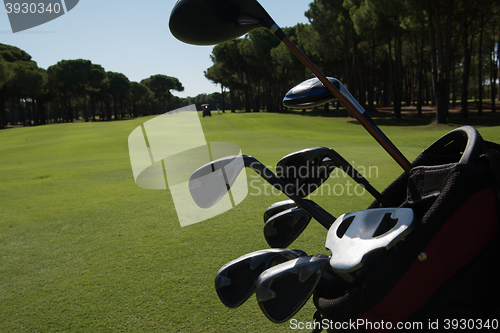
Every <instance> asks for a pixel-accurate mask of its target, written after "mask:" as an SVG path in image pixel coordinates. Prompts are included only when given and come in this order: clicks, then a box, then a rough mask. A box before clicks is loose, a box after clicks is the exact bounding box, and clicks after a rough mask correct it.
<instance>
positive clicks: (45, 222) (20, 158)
mask: <svg viewBox="0 0 500 333" xmlns="http://www.w3.org/2000/svg"><path fill="white" fill-rule="evenodd" d="M199 117H200V121H201V124H202V127H203V130H204V134H205V138H206V140H207V142H232V143H235V144H237V145H238V146H240V147H241V150H242V153H243V154H247V155H252V156H254V157H256V158H257V159H259V160H260V161H261V162H262V163H263V164H265V165H266V166H268V167H269V168H270V169H271V170H274V169H273V168H274V166H275V165H276V162H277V161H278V160H279V159H280V158H281V157H283V156H284V155H286V154H289V153H291V152H294V151H297V150H300V149H305V148H309V147H317V146H325V147H330V148H333V149H335V150H336V151H337V152H338V153H339V154H341V155H342V156H343V157H344V158H345V159H346V160H347V161H348V162H350V163H351V164H352V165H353V166H354V167H355V168H357V169H358V171H360V172H361V173H362V174H363V175H364V176H365V177H366V178H367V179H368V180H369V181H370V183H371V184H372V185H373V186H374V187H375V188H376V189H378V190H379V191H382V190H383V189H384V188H385V187H387V186H388V185H389V184H390V183H391V182H392V181H393V180H394V179H395V178H396V177H398V176H399V175H400V174H401V173H402V169H401V168H400V167H399V165H398V164H397V163H395V162H394V161H393V160H392V159H391V157H390V156H389V155H388V154H387V153H386V152H385V151H384V150H383V149H382V148H381V147H380V146H379V145H378V144H377V143H376V142H375V140H373V138H372V137H371V136H370V135H368V134H367V133H366V132H365V130H364V129H363V128H362V126H360V125H359V124H358V123H357V122H356V121H355V120H354V119H352V118H346V117H343V116H338V117H320V116H312V115H311V114H310V113H299V112H297V113H293V114H282V113H225V114H222V115H217V114H214V115H213V116H212V117H207V118H201V113H200V115H199ZM152 118H153V117H144V118H135V119H132V120H122V121H115V122H90V123H85V122H80V123H71V124H70V123H68V124H54V125H47V126H37V127H24V128H23V127H20V128H10V129H6V130H2V131H0V143H1V144H0V156H1V158H0V206H1V208H0V332H60V331H71V332H117V331H121V332H132V331H135V332H151V331H160V332H263V331H265V332H287V331H290V325H289V323H285V324H281V325H277V324H274V323H272V322H270V321H269V320H267V318H266V317H265V316H264V315H263V314H262V312H261V311H260V309H259V307H258V305H257V303H256V302H255V296H252V297H251V298H250V299H249V300H248V301H247V302H246V303H245V304H243V305H242V306H241V307H239V308H236V309H228V308H226V307H225V306H224V305H223V304H222V303H221V302H220V301H219V299H218V297H217V294H216V292H215V290H214V277H215V275H216V274H217V271H218V270H219V268H220V267H222V266H223V265H224V264H226V263H227V262H229V261H231V260H233V259H236V258H238V257H240V256H242V255H244V254H246V253H249V252H253V251H256V250H261V249H266V248H269V246H268V245H267V244H266V241H265V239H264V237H263V234H262V228H263V220H262V214H263V213H264V211H265V209H266V208H267V207H269V206H270V205H271V204H273V203H275V202H277V201H281V200H285V199H287V198H286V197H285V196H284V195H283V194H278V193H276V192H277V191H271V187H270V185H268V184H266V183H265V182H264V181H262V180H260V179H259V178H257V176H256V174H255V173H254V172H253V171H250V170H249V169H245V170H246V172H247V179H248V181H253V180H256V181H257V183H256V182H253V184H254V185H253V186H252V187H249V193H248V196H247V197H246V199H245V200H244V201H243V202H242V203H240V204H239V205H238V206H236V207H235V208H233V209H232V210H230V211H227V212H225V213H223V214H222V215H219V216H216V217H214V218H212V219H210V220H207V221H203V222H201V223H197V224H194V225H191V226H188V227H184V228H181V227H180V225H179V221H178V219H177V215H176V211H175V208H174V205H173V201H172V197H171V195H170V193H169V190H168V189H167V190H166V191H165V190H145V189H142V188H140V187H138V186H137V185H136V184H135V182H134V177H133V174H132V169H131V163H130V158H129V153H128V146H127V139H128V136H129V134H130V133H131V132H132V131H133V130H134V129H135V128H136V127H138V126H140V125H141V124H142V123H144V122H145V121H147V120H149V119H152ZM375 122H377V123H378V124H379V126H380V128H381V129H382V130H383V131H384V133H385V134H386V135H387V136H388V137H389V138H390V139H391V140H392V142H393V143H394V144H395V145H396V146H397V147H398V148H399V149H400V150H401V152H402V153H403V154H404V155H405V156H406V157H407V158H408V159H409V160H410V161H412V160H413V159H414V158H415V157H416V156H417V155H418V154H419V153H420V152H421V151H422V150H423V149H425V148H426V147H428V146H429V145H430V144H431V143H432V142H434V141H435V140H436V139H438V138H439V137H440V136H441V135H443V134H445V133H447V132H448V131H450V130H452V129H453V128H456V127H458V125H436V124H434V123H432V122H430V123H428V124H423V123H422V121H421V120H419V119H418V118H416V117H415V118H411V117H403V120H402V121H401V122H397V121H395V120H391V118H387V119H385V118H375ZM477 129H478V131H479V132H480V134H481V135H482V136H483V137H484V138H485V139H486V140H489V141H493V142H497V143H500V128H499V127H498V126H477ZM172 144H175V142H173V143H172ZM349 181H350V182H351V183H352V180H350V178H349V177H347V176H345V175H343V173H342V172H340V173H336V174H335V176H334V177H331V178H330V179H329V180H328V181H327V182H326V183H325V184H324V185H323V187H325V186H326V188H329V189H336V191H333V192H332V191H330V193H327V192H323V193H313V194H312V195H311V199H313V200H314V201H315V202H317V203H318V204H320V205H322V206H323V207H324V208H325V209H327V210H328V211H329V212H331V213H332V214H333V215H335V216H339V215H341V214H343V213H346V212H351V211H356V210H363V209H365V208H366V207H367V206H368V205H369V204H370V203H371V202H372V200H373V199H372V197H371V196H370V194H368V193H364V194H363V195H357V194H355V193H354V191H352V187H351V191H350V192H349V191H347V190H348V189H349V187H348V186H347V182H349ZM255 184H257V185H255ZM337 184H340V185H339V186H336V185H337ZM259 189H260V190H261V191H258V190H259ZM340 189H345V191H340ZM319 192H321V191H319ZM325 237H326V230H325V229H324V228H323V227H322V226H321V225H320V224H318V223H316V222H315V221H311V223H310V225H309V226H308V228H307V229H306V230H305V231H304V233H302V234H301V235H300V236H299V237H298V239H297V240H296V241H295V242H294V243H293V244H292V245H291V247H290V248H294V249H295V248H296V249H301V250H303V251H305V252H307V253H308V254H327V255H329V254H330V253H329V251H328V250H326V249H325V247H324V245H325ZM313 313H314V305H313V304H312V300H309V302H308V303H307V304H306V306H305V307H304V308H303V309H302V310H301V311H300V312H299V313H298V314H297V315H296V316H294V318H295V319H297V320H298V321H311V320H312V315H313ZM305 331H307V330H305Z"/></svg>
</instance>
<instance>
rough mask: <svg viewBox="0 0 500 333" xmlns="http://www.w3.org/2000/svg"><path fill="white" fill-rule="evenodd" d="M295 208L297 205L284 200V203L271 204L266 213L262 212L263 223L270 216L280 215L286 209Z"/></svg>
mask: <svg viewBox="0 0 500 333" xmlns="http://www.w3.org/2000/svg"><path fill="white" fill-rule="evenodd" d="M293 207H297V204H296V203H295V201H293V200H284V201H279V202H275V203H273V204H272V205H271V206H269V207H268V208H267V209H266V211H265V212H264V223H266V222H267V220H269V219H270V218H271V216H274V215H276V214H278V213H281V212H283V211H285V210H287V209H290V208H293Z"/></svg>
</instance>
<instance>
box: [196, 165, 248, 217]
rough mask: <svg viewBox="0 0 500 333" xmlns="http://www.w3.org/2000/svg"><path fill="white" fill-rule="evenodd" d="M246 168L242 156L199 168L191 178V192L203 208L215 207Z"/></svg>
mask: <svg viewBox="0 0 500 333" xmlns="http://www.w3.org/2000/svg"><path fill="white" fill-rule="evenodd" d="M244 168H245V164H244V160H243V156H242V155H233V156H226V157H223V158H219V159H217V160H215V161H213V162H210V163H207V164H205V165H203V166H201V167H200V168H198V169H197V170H196V171H195V172H193V174H192V175H191V177H190V178H189V192H190V193H191V197H192V198H193V200H194V201H195V202H196V204H197V205H198V206H199V207H201V208H210V207H212V206H213V205H215V204H216V203H217V202H218V201H219V200H220V199H221V198H222V197H223V196H224V195H225V194H226V193H227V191H229V189H230V188H231V186H232V185H233V184H234V182H235V181H236V179H237V178H238V175H239V174H240V172H241V171H242V170H243V169H244Z"/></svg>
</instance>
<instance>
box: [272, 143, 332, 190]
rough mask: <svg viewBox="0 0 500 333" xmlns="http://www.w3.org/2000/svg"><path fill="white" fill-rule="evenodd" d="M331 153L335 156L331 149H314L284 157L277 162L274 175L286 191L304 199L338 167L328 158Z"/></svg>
mask: <svg viewBox="0 0 500 333" xmlns="http://www.w3.org/2000/svg"><path fill="white" fill-rule="evenodd" d="M331 152H333V153H335V154H337V153H336V152H335V151H333V150H332V149H329V148H324V147H316V148H308V149H304V150H300V151H297V152H295V153H291V154H289V155H286V156H285V157H283V158H282V159H281V160H279V161H278V163H277V165H276V175H277V176H278V177H279V178H280V179H281V180H282V181H283V182H284V183H285V184H286V190H287V191H290V192H291V193H295V194H297V195H298V196H300V197H302V198H303V197H306V196H308V195H309V194H311V193H312V192H314V191H315V190H316V189H318V188H319V187H320V186H321V185H322V184H323V183H324V182H325V181H326V180H327V179H328V177H330V174H331V173H332V171H333V169H335V168H336V167H339V165H338V164H337V163H335V161H332V159H331V158H330V157H328V154H331ZM337 155H338V154H337ZM339 156H340V155H339Z"/></svg>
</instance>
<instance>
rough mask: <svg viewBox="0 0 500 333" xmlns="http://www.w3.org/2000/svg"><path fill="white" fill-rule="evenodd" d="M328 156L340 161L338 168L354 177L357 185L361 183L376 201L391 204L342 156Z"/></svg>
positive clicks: (387, 205)
mask: <svg viewBox="0 0 500 333" xmlns="http://www.w3.org/2000/svg"><path fill="white" fill-rule="evenodd" d="M328 157H329V158H334V159H337V163H339V162H340V164H341V167H340V169H341V170H342V171H344V172H345V173H347V174H348V175H349V176H350V177H351V178H352V179H354V181H355V182H356V183H358V184H359V185H361V186H362V187H363V188H364V189H365V190H367V191H368V193H370V194H371V195H372V196H373V197H374V198H375V199H377V201H378V202H380V203H381V204H382V205H384V206H385V207H391V206H392V205H391V204H390V202H388V201H387V200H386V199H384V197H383V196H382V194H380V192H379V191H377V189H376V188H374V187H373V186H372V185H371V184H370V183H369V182H368V180H367V179H366V178H365V177H363V175H362V174H360V173H359V172H358V170H356V169H354V167H353V166H352V165H350V164H349V163H348V162H347V161H346V160H345V159H344V158H343V157H342V156H340V155H337V156H335V155H330V156H328Z"/></svg>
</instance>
